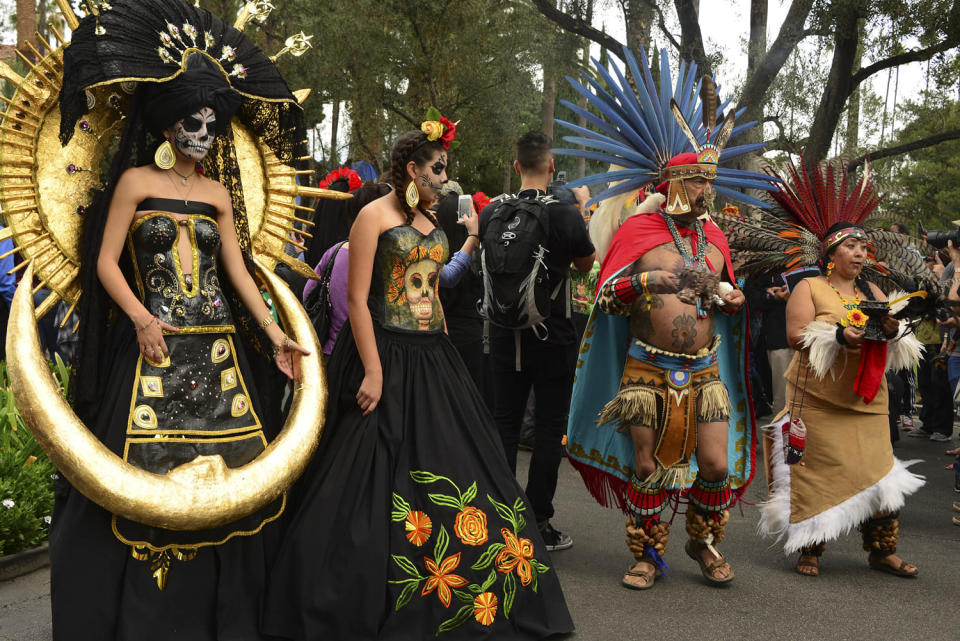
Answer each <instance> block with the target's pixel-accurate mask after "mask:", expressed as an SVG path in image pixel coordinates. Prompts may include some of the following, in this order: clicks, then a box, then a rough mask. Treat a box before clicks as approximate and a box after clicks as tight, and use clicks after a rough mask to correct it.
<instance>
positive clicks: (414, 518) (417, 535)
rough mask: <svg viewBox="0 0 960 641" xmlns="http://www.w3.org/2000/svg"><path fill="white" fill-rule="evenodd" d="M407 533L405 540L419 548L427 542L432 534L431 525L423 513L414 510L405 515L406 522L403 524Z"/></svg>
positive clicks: (428, 518)
mask: <svg viewBox="0 0 960 641" xmlns="http://www.w3.org/2000/svg"><path fill="white" fill-rule="evenodd" d="M403 527H404V529H406V531H407V540H408V541H410V542H411V543H413V544H414V545H416V546H417V547H420V546H421V545H423V544H424V543H426V542H427V539H429V538H430V534H431V533H432V532H433V523H432V522H431V521H430V517H429V516H427V515H426V514H425V513H423V512H420V511H419V510H415V511H412V512H410V513H409V514H407V521H406V523H404V524H403Z"/></svg>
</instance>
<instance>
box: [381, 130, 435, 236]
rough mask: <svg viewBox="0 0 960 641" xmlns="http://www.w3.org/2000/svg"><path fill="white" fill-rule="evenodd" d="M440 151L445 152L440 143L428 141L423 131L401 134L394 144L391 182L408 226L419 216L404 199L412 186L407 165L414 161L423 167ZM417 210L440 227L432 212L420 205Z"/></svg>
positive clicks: (391, 160) (391, 154) (391, 159)
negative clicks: (408, 186)
mask: <svg viewBox="0 0 960 641" xmlns="http://www.w3.org/2000/svg"><path fill="white" fill-rule="evenodd" d="M438 151H443V146H442V145H441V144H440V142H439V141H436V140H428V139H427V134H425V133H423V132H422V131H408V132H406V133H404V134H401V135H400V137H399V138H397V139H396V141H394V143H393V149H392V150H391V152H390V180H391V182H392V183H393V192H394V194H396V196H397V200H398V201H400V208H401V209H402V210H403V213H404V216H405V217H406V224H407V225H410V224H412V223H413V219H414V218H415V217H416V215H417V213H416V212H415V211H414V210H413V208H412V207H410V205H408V204H407V199H406V198H404V193H405V192H406V189H407V185H409V184H410V178H409V177H408V176H407V163H409V162H410V161H411V160H412V161H413V162H414V163H416V164H417V165H420V166H422V165H423V164H425V163H426V162H427V161H428V160H430V158H431V157H433V155H434V154H435V153H436V152H438ZM417 209H418V210H419V211H420V213H422V214H423V215H424V216H426V218H427V220H429V221H430V222H431V223H433V225H434V227H439V226H440V223H439V222H438V221H437V217H436V216H434V215H433V213H432V212H428V211H427V210H425V209H423V208H422V207H421V206H420V205H417Z"/></svg>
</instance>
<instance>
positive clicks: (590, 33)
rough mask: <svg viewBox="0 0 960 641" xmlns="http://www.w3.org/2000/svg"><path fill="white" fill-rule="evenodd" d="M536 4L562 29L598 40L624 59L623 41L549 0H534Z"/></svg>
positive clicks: (601, 44) (541, 11)
mask: <svg viewBox="0 0 960 641" xmlns="http://www.w3.org/2000/svg"><path fill="white" fill-rule="evenodd" d="M532 2H533V4H534V6H535V7H536V8H537V9H538V10H539V11H540V13H542V14H543V15H544V16H545V17H546V18H547V19H548V20H550V21H551V22H553V23H554V24H556V25H557V26H558V27H560V28H561V29H565V30H567V31H569V32H570V33H575V34H577V35H578V36H583V37H584V38H587V39H589V40H592V41H593V42H596V43H597V44H598V45H600V46H601V47H604V48H605V49H606V50H607V51H608V52H609V53H612V54H613V55H615V56H617V57H618V58H620V59H623V46H624V45H623V43H622V42H620V41H619V40H617V39H616V38H612V37H610V36H608V35H607V34H606V33H604V32H603V31H600V30H599V29H595V28H594V27H592V26H591V25H590V24H589V23H588V22H586V21H585V20H584V19H583V18H579V17H574V16H571V15H570V14H568V13H564V12H563V11H560V10H559V9H557V8H556V7H554V6H553V5H552V4H550V1H549V0H532Z"/></svg>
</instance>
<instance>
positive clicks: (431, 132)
mask: <svg viewBox="0 0 960 641" xmlns="http://www.w3.org/2000/svg"><path fill="white" fill-rule="evenodd" d="M420 131H422V132H423V133H425V134H427V140H429V141H431V142H433V141H439V142H440V145H441V146H442V147H443V148H444V149H448V150H449V149H456V148H457V147H459V146H460V141H459V140H454V138H455V137H456V135H457V123H455V122H450V121H449V120H447V119H446V118H444V117H443V116H441V115H440V111H439V110H438V109H437V108H436V107H430V109H428V110H427V119H426V120H425V121H423V122H422V123H421V124H420Z"/></svg>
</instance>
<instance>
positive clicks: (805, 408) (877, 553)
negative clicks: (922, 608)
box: [759, 223, 924, 577]
mask: <svg viewBox="0 0 960 641" xmlns="http://www.w3.org/2000/svg"><path fill="white" fill-rule="evenodd" d="M823 251H824V258H825V260H824V262H827V265H826V270H825V274H826V275H823V276H817V277H814V278H807V279H805V280H803V281H801V282H800V283H799V284H798V285H797V287H796V288H795V289H794V291H793V292H792V294H791V296H790V299H789V301H788V303H787V338H788V340H789V341H790V344H791V346H792V347H793V348H794V349H796V350H797V352H796V353H795V354H794V358H793V361H792V362H791V364H790V367H789V368H788V370H787V373H786V375H785V376H786V379H787V394H786V407H785V409H784V411H783V412H781V414H780V415H779V416H778V417H777V419H776V420H775V421H774V423H773V424H772V425H771V426H769V427H768V434H767V438H766V439H764V454H765V458H766V464H767V478H768V482H769V486H770V498H769V500H768V501H767V502H766V503H765V504H763V505H762V506H761V519H760V525H759V529H760V531H761V533H764V534H775V535H778V537H779V538H780V539H782V540H784V542H785V543H784V549H785V552H786V553H787V554H790V553H793V552H799V553H800V557H799V559H798V560H797V566H796V568H797V571H798V572H799V573H801V574H804V575H807V576H817V575H818V574H819V558H820V555H821V554H822V553H823V549H824V543H825V542H826V541H829V540H832V539H835V538H837V537H838V536H840V535H841V534H844V533H846V532H849V531H850V530H851V529H852V528H854V527H858V526H859V527H860V530H861V532H862V534H863V541H864V549H865V550H867V551H868V552H869V557H868V562H869V565H870V567H871V568H873V569H876V570H881V571H885V572H889V573H891V574H895V575H897V576H904V577H914V576H916V575H917V568H916V566H915V565H913V564H911V563H907V562H905V561H904V560H903V559H901V558H900V557H899V556H897V554H896V549H897V547H896V542H897V530H898V521H897V516H898V511H899V510H900V508H901V507H902V506H903V504H904V498H905V497H906V495H908V494H912V493H913V492H915V491H917V489H918V488H920V486H922V485H923V482H924V481H923V478H922V477H919V476H917V475H915V474H913V473H911V472H910V471H909V470H908V469H907V466H908V465H910V462H907V463H906V464H904V463H902V462H901V461H899V460H898V459H897V458H896V457H894V455H893V449H892V447H891V444H890V438H889V426H888V419H887V385H886V382H885V380H884V377H883V373H884V370H885V369H900V368H902V367H905V366H909V361H910V359H911V358H913V357H914V356H916V355H917V354H918V353H919V352H918V350H917V345H915V343H916V339H915V338H913V336H912V335H903V332H902V331H901V328H900V326H899V323H898V321H897V320H896V319H894V318H892V317H891V316H886V317H885V318H883V331H884V334H885V335H886V337H887V339H888V341H887V342H886V343H884V342H877V341H869V340H867V341H865V340H864V330H863V329H862V328H863V326H864V325H865V323H866V316H865V314H864V313H863V312H862V311H861V309H860V303H861V301H863V300H878V301H884V300H886V296H885V295H884V294H883V292H882V291H880V289H879V288H878V287H877V286H876V285H874V284H872V283H869V282H867V281H866V280H864V279H863V278H862V277H861V276H860V272H861V270H862V268H863V267H864V264H865V262H866V260H867V253H868V240H867V236H866V234H865V233H864V231H863V230H862V229H861V228H859V227H858V226H856V225H852V224H850V223H838V224H836V225H834V226H833V227H831V228H830V229H829V230H827V234H826V237H825V238H824V241H823ZM797 418H799V419H801V420H802V424H803V425H804V426H805V427H806V438H805V446H804V445H800V447H799V448H797V447H796V446H797V445H799V443H800V442H801V441H800V438H799V437H801V433H800V432H802V430H797V429H796V426H794V430H793V434H792V437H793V438H790V436H789V435H788V432H789V430H790V427H791V420H794V421H795V420H796V419H797ZM787 439H790V440H789V443H785V440H787ZM785 445H790V446H794V448H795V449H793V451H792V452H790V454H792V456H790V458H789V460H788V454H786V453H785ZM797 456H801V458H800V460H799V461H796V460H795V459H796V457H797ZM788 462H789V463H793V464H788Z"/></svg>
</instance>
